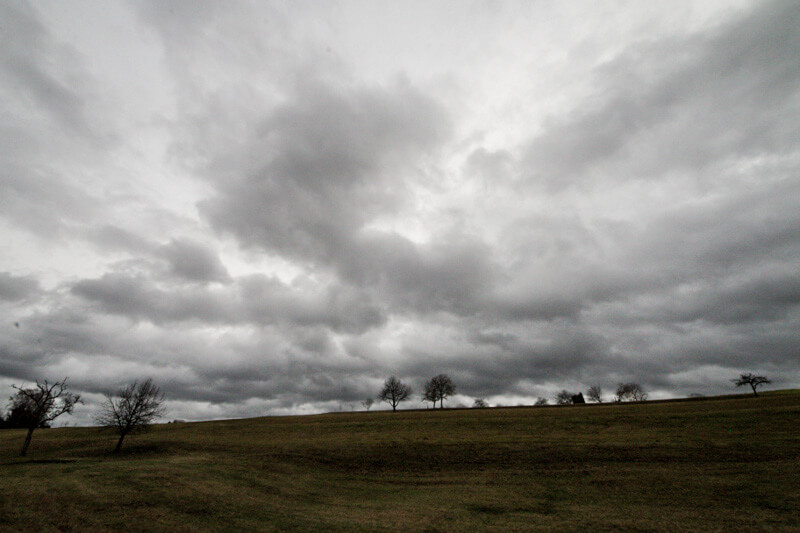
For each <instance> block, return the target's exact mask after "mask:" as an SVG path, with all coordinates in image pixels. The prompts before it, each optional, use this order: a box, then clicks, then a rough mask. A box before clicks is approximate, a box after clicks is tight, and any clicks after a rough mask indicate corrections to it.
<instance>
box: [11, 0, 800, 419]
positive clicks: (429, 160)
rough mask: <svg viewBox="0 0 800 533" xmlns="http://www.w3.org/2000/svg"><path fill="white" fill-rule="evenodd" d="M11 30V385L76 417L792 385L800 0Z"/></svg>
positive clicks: (377, 9)
mask: <svg viewBox="0 0 800 533" xmlns="http://www.w3.org/2000/svg"><path fill="white" fill-rule="evenodd" d="M453 13H458V14H459V15H458V16H453ZM0 20H2V21H3V24H2V26H3V27H2V30H0V44H2V45H3V46H0V77H1V78H2V79H3V80H6V83H4V84H2V86H0V113H2V115H3V116H4V117H6V118H5V119H4V120H3V121H2V124H1V125H0V169H2V170H0V173H2V175H0V234H2V237H3V242H4V253H3V254H2V255H0V311H2V314H3V317H5V318H4V319H3V321H2V323H0V384H10V383H23V382H29V381H31V380H35V379H45V378H47V379H51V380H52V379H58V378H61V377H64V376H69V379H70V383H71V386H72V387H74V388H75V389H77V390H78V391H80V392H82V393H83V394H84V397H85V398H87V405H86V406H84V407H83V408H82V409H81V410H80V412H79V411H77V410H76V415H75V416H76V418H74V419H72V422H77V423H89V422H90V421H91V415H92V414H93V412H92V410H93V409H95V408H96V403H97V401H100V400H101V399H102V394H104V393H107V392H109V391H112V390H114V389H116V388H117V387H118V386H120V385H122V384H124V383H126V382H129V381H132V380H134V379H140V378H144V377H148V376H150V377H153V378H154V380H155V381H156V382H157V383H158V384H159V385H160V386H162V388H163V389H164V391H165V392H166V393H167V396H168V400H169V408H170V414H169V416H170V417H173V418H182V419H205V418H219V417H228V416H231V417H232V416H258V415H267V414H291V413H311V412H321V411H329V410H337V409H350V408H353V407H354V406H357V405H358V402H359V401H360V400H363V399H364V398H366V397H367V396H374V395H375V394H376V393H377V391H378V388H379V387H380V384H381V383H382V381H383V379H385V378H386V377H387V376H388V375H390V374H395V375H397V376H399V377H401V379H404V380H406V381H408V382H409V383H410V384H411V385H412V386H414V387H415V388H416V389H417V390H419V389H420V388H421V385H422V383H423V381H424V380H427V379H428V378H430V377H431V376H433V375H435V374H438V373H442V372H443V373H447V374H449V375H451V377H452V378H453V380H454V381H455V383H456V385H457V387H458V393H459V394H458V395H457V396H456V397H455V398H454V399H453V403H454V404H465V405H469V404H471V403H472V400H473V399H474V398H476V397H482V398H486V399H487V400H488V401H489V403H491V404H506V405H508V404H517V403H532V402H533V401H534V400H535V398H536V397H538V396H548V397H549V396H552V395H553V394H554V393H555V392H556V391H558V390H561V389H563V388H566V389H568V390H575V391H578V390H584V391H585V390H586V388H587V387H588V386H590V385H601V386H603V387H604V389H605V390H606V391H607V392H608V393H610V392H611V391H612V390H613V388H614V387H615V385H616V383H618V382H621V381H637V382H639V383H641V384H642V385H643V386H644V387H645V388H646V389H647V390H648V391H649V392H650V396H651V397H652V398H666V397H674V396H681V395H686V394H689V393H702V394H715V393H723V392H729V391H731V386H730V378H731V377H735V376H736V375H737V374H738V373H739V372H745V371H753V372H759V373H764V374H765V375H768V376H769V377H770V378H772V380H773V384H774V386H775V387H797V386H799V385H800V381H799V380H798V377H797V376H798V372H799V371H800V358H798V354H800V333H798V332H800V268H798V265H800V217H798V213H800V143H799V142H798V140H800V89H798V87H800V63H799V62H798V61H797V59H796V58H797V57H798V56H800V34H798V32H797V30H796V29H797V27H798V24H800V8H798V6H797V5H796V4H795V3H793V2H787V1H772V2H762V1H750V0H743V1H741V2H735V3H730V2H692V1H686V2H677V3H671V4H670V5H663V6H659V5H649V4H642V3H640V2H630V3H625V2H623V3H622V4H614V6H613V7H612V6H611V5H610V4H609V5H600V6H598V5H597V4H596V3H592V2H586V3H560V2H545V3H535V4H534V3H531V4H522V5H521V4H517V3H504V2H501V3H499V4H492V5H488V4H486V5H484V4H474V5H471V6H469V7H467V6H465V5H463V4H461V3H449V2H442V3H437V4H434V5H430V4H420V3H406V4H381V3H378V4H373V3H369V4H365V3H360V2H346V3H343V4H337V5H333V4H331V5H320V4H308V5H303V4H296V5H286V4H282V3H277V2H276V3H260V4H255V5H253V4H248V3H235V4H232V5H230V6H226V8H225V9H220V8H219V6H218V5H217V4H215V3H198V2H188V3H187V2H180V1H174V2H168V3H166V4H164V3H160V2H159V3H148V2H145V3H141V2H125V1H119V2H111V3H108V4H105V5H104V8H103V9H98V8H97V7H96V6H90V5H83V6H75V5H71V6H64V5H58V4H51V5H22V4H4V5H0ZM477 43H480V45H478V44H477ZM409 405H410V406H412V407H419V406H422V403H421V401H420V400H419V399H415V400H414V401H412V402H411V403H410V404H409Z"/></svg>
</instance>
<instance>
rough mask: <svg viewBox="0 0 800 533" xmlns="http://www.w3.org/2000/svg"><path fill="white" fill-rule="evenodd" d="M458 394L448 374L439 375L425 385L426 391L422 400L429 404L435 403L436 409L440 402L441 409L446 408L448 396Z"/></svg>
mask: <svg viewBox="0 0 800 533" xmlns="http://www.w3.org/2000/svg"><path fill="white" fill-rule="evenodd" d="M455 392H456V386H455V385H454V384H453V380H452V379H450V376H448V375H446V374H439V375H437V376H433V377H432V378H431V379H430V381H428V382H427V383H426V384H425V390H424V392H423V394H422V399H423V400H425V401H427V402H433V406H434V407H436V402H437V401H438V402H439V407H440V408H444V401H445V399H446V398H447V397H448V396H452V395H453V394H455Z"/></svg>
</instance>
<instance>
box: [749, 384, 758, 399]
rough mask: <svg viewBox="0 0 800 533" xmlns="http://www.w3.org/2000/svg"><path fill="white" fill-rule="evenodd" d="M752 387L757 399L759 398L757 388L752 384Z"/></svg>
mask: <svg viewBox="0 0 800 533" xmlns="http://www.w3.org/2000/svg"><path fill="white" fill-rule="evenodd" d="M750 387H752V389H753V394H755V395H756V397H758V392H757V391H756V386H755V385H753V384H752V383H751V384H750Z"/></svg>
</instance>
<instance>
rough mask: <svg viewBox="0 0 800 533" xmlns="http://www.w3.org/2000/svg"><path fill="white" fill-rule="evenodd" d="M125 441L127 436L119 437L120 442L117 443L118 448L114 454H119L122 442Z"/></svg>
mask: <svg viewBox="0 0 800 533" xmlns="http://www.w3.org/2000/svg"><path fill="white" fill-rule="evenodd" d="M124 439H125V434H124V433H123V434H122V435H120V436H119V440H118V441H117V446H116V448H114V453H119V451H120V449H121V448H122V441H123V440H124Z"/></svg>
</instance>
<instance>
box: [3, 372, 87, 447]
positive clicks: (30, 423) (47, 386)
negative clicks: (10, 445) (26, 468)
mask: <svg viewBox="0 0 800 533" xmlns="http://www.w3.org/2000/svg"><path fill="white" fill-rule="evenodd" d="M13 388H15V389H16V390H17V393H16V394H15V395H14V396H12V397H11V404H12V409H11V410H12V412H13V411H14V409H15V408H16V409H19V410H22V411H24V413H25V419H26V423H27V428H28V434H27V435H26V436H25V442H24V443H23V444H22V450H21V451H20V452H19V454H20V456H22V457H25V456H26V455H27V453H28V446H30V444H31V438H32V437H33V432H34V430H35V429H36V428H40V427H48V426H49V425H50V423H51V422H52V421H53V420H55V419H56V418H58V417H59V416H61V415H63V414H65V413H66V414H69V413H72V410H73V409H74V407H75V404H76V403H79V402H80V401H81V397H80V395H79V394H73V393H71V392H67V378H64V379H63V380H62V381H56V382H55V383H48V381H47V380H45V381H44V383H39V381H37V382H36V386H34V387H31V388H27V389H23V388H22V387H17V386H16V385H13Z"/></svg>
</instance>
